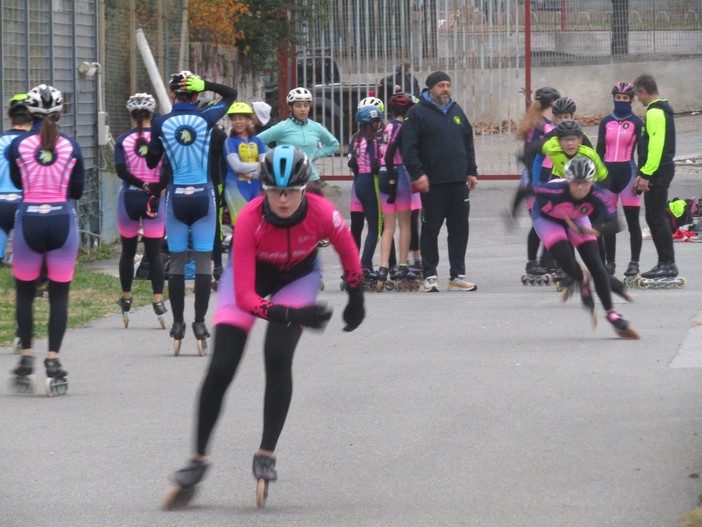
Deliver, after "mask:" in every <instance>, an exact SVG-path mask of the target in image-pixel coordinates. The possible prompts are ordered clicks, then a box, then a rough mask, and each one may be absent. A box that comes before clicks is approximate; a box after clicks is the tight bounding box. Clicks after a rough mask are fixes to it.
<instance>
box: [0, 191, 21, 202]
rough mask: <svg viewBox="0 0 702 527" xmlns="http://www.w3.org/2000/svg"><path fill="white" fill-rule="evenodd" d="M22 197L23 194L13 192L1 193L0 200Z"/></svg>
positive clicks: (16, 199)
mask: <svg viewBox="0 0 702 527" xmlns="http://www.w3.org/2000/svg"><path fill="white" fill-rule="evenodd" d="M20 199H22V194H17V193H15V192H11V193H10V194H0V201H10V202H12V201H18V200H20Z"/></svg>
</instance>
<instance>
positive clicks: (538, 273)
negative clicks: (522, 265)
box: [522, 261, 552, 285]
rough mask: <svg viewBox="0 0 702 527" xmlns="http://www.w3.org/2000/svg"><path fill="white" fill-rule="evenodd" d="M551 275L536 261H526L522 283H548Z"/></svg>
mask: <svg viewBox="0 0 702 527" xmlns="http://www.w3.org/2000/svg"><path fill="white" fill-rule="evenodd" d="M551 282H552V277H551V275H550V274H549V272H548V271H547V270H546V269H544V268H543V267H541V266H540V265H539V263H538V262H536V261H531V262H527V264H526V269H525V274H523V275H522V285H549V284H551Z"/></svg>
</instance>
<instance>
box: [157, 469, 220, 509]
mask: <svg viewBox="0 0 702 527" xmlns="http://www.w3.org/2000/svg"><path fill="white" fill-rule="evenodd" d="M208 466H209V465H207V464H206V463H203V462H202V461H198V460H195V459H191V460H190V462H189V463H188V465H187V466H186V467H184V468H181V469H180V470H178V471H177V472H176V473H175V474H173V482H174V483H175V486H173V487H172V488H171V489H170V490H169V491H168V492H167V493H166V498H165V499H164V500H163V505H162V508H163V510H165V511H169V510H172V509H179V508H181V507H185V506H187V505H188V503H190V500H192V499H193V497H194V496H195V486H196V485H197V484H198V483H200V481H202V478H203V477H204V476H205V472H206V471H207V468H208Z"/></svg>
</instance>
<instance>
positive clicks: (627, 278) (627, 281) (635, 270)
mask: <svg viewBox="0 0 702 527" xmlns="http://www.w3.org/2000/svg"><path fill="white" fill-rule="evenodd" d="M638 278H639V262H629V265H628V266H627V268H626V271H624V285H625V286H626V287H636V282H637V280H638Z"/></svg>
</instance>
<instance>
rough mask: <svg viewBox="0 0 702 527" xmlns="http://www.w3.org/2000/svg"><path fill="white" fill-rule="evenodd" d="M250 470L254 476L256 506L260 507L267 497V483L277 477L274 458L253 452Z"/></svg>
mask: <svg viewBox="0 0 702 527" xmlns="http://www.w3.org/2000/svg"><path fill="white" fill-rule="evenodd" d="M252 471H253V475H254V478H256V507H258V508H259V509H262V508H263V507H265V506H266V499H267V498H268V484H269V483H270V482H271V481H276V480H277V479H278V472H277V471H276V470H275V459H274V458H272V457H269V456H262V455H258V454H255V455H254V457H253V465H252Z"/></svg>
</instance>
